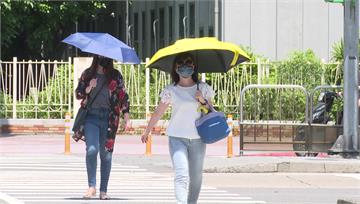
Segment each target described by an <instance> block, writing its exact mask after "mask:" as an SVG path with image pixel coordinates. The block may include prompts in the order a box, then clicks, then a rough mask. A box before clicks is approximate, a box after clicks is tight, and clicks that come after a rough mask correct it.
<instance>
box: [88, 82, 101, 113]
mask: <svg viewBox="0 0 360 204" xmlns="http://www.w3.org/2000/svg"><path fill="white" fill-rule="evenodd" d="M105 83H106V80H104V82H103V83H102V84H101V87H100V89H99V90H98V91H97V92H96V93H95V95H94V97H93V98H91V97H90V100H89V102H88V103H86V106H85V109H87V108H88V107H90V106H91V104H92V103H93V102H94V101H95V99H96V97H97V96H98V95H99V93H100V91H101V89H102V88H103V87H104V85H105Z"/></svg>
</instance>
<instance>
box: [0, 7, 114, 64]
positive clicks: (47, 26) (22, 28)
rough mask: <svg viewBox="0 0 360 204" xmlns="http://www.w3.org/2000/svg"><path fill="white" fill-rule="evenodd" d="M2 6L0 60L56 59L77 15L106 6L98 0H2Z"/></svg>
mask: <svg viewBox="0 0 360 204" xmlns="http://www.w3.org/2000/svg"><path fill="white" fill-rule="evenodd" d="M0 6H1V32H2V36H1V45H2V52H1V59H3V60H5V59H11V58H12V57H13V56H17V57H18V58H19V59H59V58H61V55H62V54H63V52H61V50H63V49H64V48H65V45H64V44H63V43H61V40H62V39H64V38H65V37H66V36H67V35H69V34H70V33H71V32H73V31H74V27H75V22H77V21H79V19H80V18H86V17H88V16H91V15H95V14H96V13H97V12H98V11H99V10H101V9H104V8H106V6H107V3H106V2H101V1H36V0H23V1H11V0H3V1H1V3H0Z"/></svg>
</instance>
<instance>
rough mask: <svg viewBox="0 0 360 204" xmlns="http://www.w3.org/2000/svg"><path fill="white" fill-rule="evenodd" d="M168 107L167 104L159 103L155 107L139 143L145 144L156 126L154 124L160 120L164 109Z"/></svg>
mask: <svg viewBox="0 0 360 204" xmlns="http://www.w3.org/2000/svg"><path fill="white" fill-rule="evenodd" d="M168 107H169V104H168V103H164V102H160V103H159V105H158V106H157V107H156V110H155V112H154V113H153V114H152V116H151V118H150V121H149V124H148V125H147V127H146V129H145V132H144V133H143V134H142V136H141V141H142V142H143V143H145V142H147V140H148V136H149V134H150V132H151V130H152V129H153V127H154V126H155V125H156V123H157V122H158V121H159V120H160V118H161V117H162V116H163V115H164V113H165V111H166V109H167V108H168Z"/></svg>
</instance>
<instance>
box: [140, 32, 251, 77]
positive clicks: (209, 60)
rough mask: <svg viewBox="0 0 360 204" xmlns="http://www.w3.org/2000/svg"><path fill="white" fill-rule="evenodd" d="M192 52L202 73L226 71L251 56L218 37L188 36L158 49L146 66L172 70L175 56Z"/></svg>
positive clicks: (167, 70)
mask: <svg viewBox="0 0 360 204" xmlns="http://www.w3.org/2000/svg"><path fill="white" fill-rule="evenodd" d="M184 52H190V53H191V54H192V55H193V56H194V58H195V62H196V66H197V68H198V71H199V72H200V73H206V72H211V73H214V72H226V71H228V70H229V69H231V68H232V67H234V66H236V65H238V64H240V63H242V62H244V61H247V60H249V59H250V57H249V56H248V55H247V54H246V53H245V52H244V51H243V50H242V49H241V48H240V47H239V46H237V45H235V44H232V43H228V42H222V41H218V40H217V39H216V38H212V37H203V38H186V39H181V40H178V41H176V42H175V43H174V44H173V45H170V46H168V47H165V48H163V49H160V50H159V51H157V52H156V53H155V54H154V56H153V57H152V58H151V59H150V61H149V62H148V63H146V67H150V68H156V69H159V70H162V71H166V72H171V69H172V66H173V62H174V59H175V57H176V56H177V55H178V54H179V53H184Z"/></svg>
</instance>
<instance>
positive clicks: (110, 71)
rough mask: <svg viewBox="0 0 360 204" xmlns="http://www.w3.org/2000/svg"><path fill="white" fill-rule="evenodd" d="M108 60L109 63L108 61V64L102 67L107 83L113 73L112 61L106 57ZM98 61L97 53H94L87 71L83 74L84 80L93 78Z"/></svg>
mask: <svg viewBox="0 0 360 204" xmlns="http://www.w3.org/2000/svg"><path fill="white" fill-rule="evenodd" d="M108 59H109V60H111V63H109V65H108V66H107V67H104V74H105V77H106V81H107V83H109V82H110V80H111V77H112V75H113V73H114V63H113V60H112V59H110V58H108ZM99 62H100V58H99V56H98V55H94V56H93V61H92V63H91V65H90V67H89V68H88V69H87V72H86V74H85V81H90V80H91V79H92V78H94V76H95V75H96V69H97V67H98V64H99Z"/></svg>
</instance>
